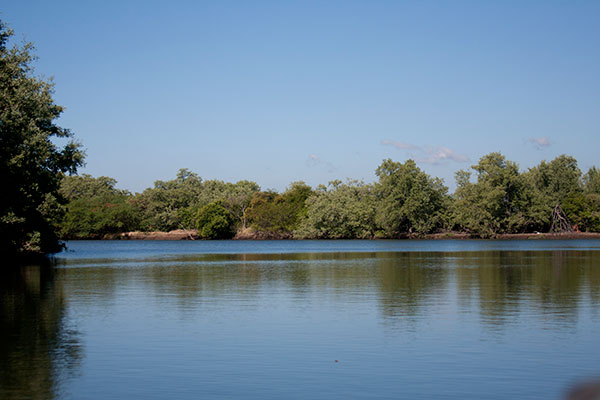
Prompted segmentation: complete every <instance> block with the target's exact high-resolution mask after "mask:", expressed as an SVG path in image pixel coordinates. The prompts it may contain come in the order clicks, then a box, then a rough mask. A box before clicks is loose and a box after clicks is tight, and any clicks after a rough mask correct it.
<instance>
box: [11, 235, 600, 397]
mask: <svg viewBox="0 0 600 400" xmlns="http://www.w3.org/2000/svg"><path fill="white" fill-rule="evenodd" d="M57 258H58V265H57V267H56V268H55V269H54V270H52V271H45V270H43V269H39V268H37V267H35V266H32V267H30V268H27V269H24V270H22V271H21V272H20V273H19V274H17V275H13V276H11V277H10V279H4V280H3V283H2V292H1V294H2V303H1V304H2V308H1V309H0V311H1V315H0V317H1V319H0V328H1V332H2V338H1V339H2V340H1V342H2V343H1V344H0V398H2V399H4V398H8V399H13V398H14V399H25V398H40V399H123V398H144V399H154V398H156V399H164V398H181V399H197V398H209V399H210V398H215V399H217V398H219V399H220V398H244V399H246V398H255V399H281V398H292V399H294V398H298V399H304V398H322V399H325V398H328V399H331V398H448V399H454V398H471V399H481V398H492V399H494V398H498V399H506V398H525V399H527V398H530V399H538V398H546V399H547V398H550V399H552V398H561V397H562V395H563V394H564V392H565V390H566V389H567V388H568V387H569V386H570V385H572V384H573V383H575V382H577V381H579V380H581V379H585V378H589V377H596V376H599V375H600V344H599V343H600V341H599V340H598V337H600V241H596V240H582V241H577V240H569V241H549V240H545V241H537V240H525V241H463V240H460V241H314V242H313V241H300V242H287V241H276V242H268V241H267V242H235V241H233V242H232V241H227V242H202V241H198V242H188V241H182V242H146V241H140V242H135V241H112V242H103V241H85V242H70V243H69V252H66V253H61V254H59V255H58V257H57Z"/></svg>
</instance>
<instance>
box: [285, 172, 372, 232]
mask: <svg viewBox="0 0 600 400" xmlns="http://www.w3.org/2000/svg"><path fill="white" fill-rule="evenodd" d="M376 201H377V200H376V197H375V193H374V190H373V186H372V185H366V184H365V183H363V182H361V181H348V182H346V183H342V181H339V180H335V181H332V182H329V185H328V187H325V186H322V185H321V186H319V188H318V189H317V190H316V191H315V192H314V193H313V194H312V195H311V196H310V197H309V198H308V199H307V200H306V213H305V216H304V217H303V218H302V219H301V220H300V223H299V225H298V228H297V229H296V230H295V231H294V237H297V238H300V239H369V238H373V237H374V236H375V233H376V226H375V210H376Z"/></svg>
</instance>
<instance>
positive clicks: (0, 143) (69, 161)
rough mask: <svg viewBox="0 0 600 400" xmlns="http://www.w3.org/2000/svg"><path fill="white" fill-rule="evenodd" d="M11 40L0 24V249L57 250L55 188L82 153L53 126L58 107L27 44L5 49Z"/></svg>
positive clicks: (77, 163)
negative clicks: (34, 67)
mask: <svg viewBox="0 0 600 400" xmlns="http://www.w3.org/2000/svg"><path fill="white" fill-rule="evenodd" d="M11 36H13V31H12V30H10V29H8V28H7V27H6V25H5V24H4V23H3V22H2V21H0V176H1V177H2V181H3V185H2V186H3V188H2V191H3V193H2V196H1V197H0V251H3V252H6V254H16V253H18V252H23V251H35V252H53V251H58V250H59V249H60V246H59V243H58V240H57V235H56V230H57V226H56V222H55V220H54V218H56V217H57V214H58V210H59V201H60V200H61V199H60V196H58V188H59V185H60V181H61V179H62V177H63V176H64V174H66V173H74V172H75V171H76V169H77V167H79V166H80V165H82V163H83V152H82V151H81V149H80V145H79V144H77V143H76V142H75V141H73V140H71V139H70V138H71V137H72V134H71V132H70V131H69V130H68V129H65V128H62V127H60V126H58V125H57V124H56V123H55V120H56V119H57V118H58V117H59V116H60V114H61V113H62V111H63V108H62V107H61V106H59V105H57V104H55V103H54V100H53V98H52V94H53V89H54V85H53V83H52V81H51V80H44V79H41V78H38V77H36V76H34V69H33V67H32V62H33V61H34V59H35V57H34V55H33V45H32V44H31V43H25V44H23V45H21V46H17V45H14V46H12V47H9V45H8V41H9V39H10V38H11ZM56 139H59V140H56ZM61 139H62V140H61ZM65 139H66V144H64V146H60V145H58V144H57V142H64V141H65Z"/></svg>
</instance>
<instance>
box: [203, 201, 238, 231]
mask: <svg viewBox="0 0 600 400" xmlns="http://www.w3.org/2000/svg"><path fill="white" fill-rule="evenodd" d="M196 223H197V228H198V235H199V236H200V237H201V238H203V239H230V238H231V237H233V235H234V234H235V220H234V218H233V215H231V213H230V212H229V211H228V210H227V209H226V208H225V207H223V205H222V204H221V202H220V201H216V202H214V203H209V204H207V205H205V206H204V207H202V208H200V209H199V210H198V214H197V216H196Z"/></svg>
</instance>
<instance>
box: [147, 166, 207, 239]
mask: <svg viewBox="0 0 600 400" xmlns="http://www.w3.org/2000/svg"><path fill="white" fill-rule="evenodd" d="M202 190H203V185H202V178H200V177H199V176H198V175H197V174H195V173H193V172H191V171H190V170H188V169H185V168H184V169H180V170H179V172H178V173H177V176H176V178H175V179H173V180H170V181H160V180H159V181H156V182H154V187H153V188H148V189H146V190H144V191H143V192H142V193H141V194H139V195H137V196H136V198H135V204H136V206H137V207H139V208H140V210H141V212H142V215H143V218H142V222H141V224H142V229H143V230H146V231H170V230H173V229H181V228H192V226H191V225H190V224H193V218H191V217H190V215H193V214H194V213H195V212H196V211H197V207H196V206H197V203H198V199H199V198H200V195H201V193H202ZM188 207H193V208H194V209H192V210H188V211H185V209H186V208H188Z"/></svg>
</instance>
